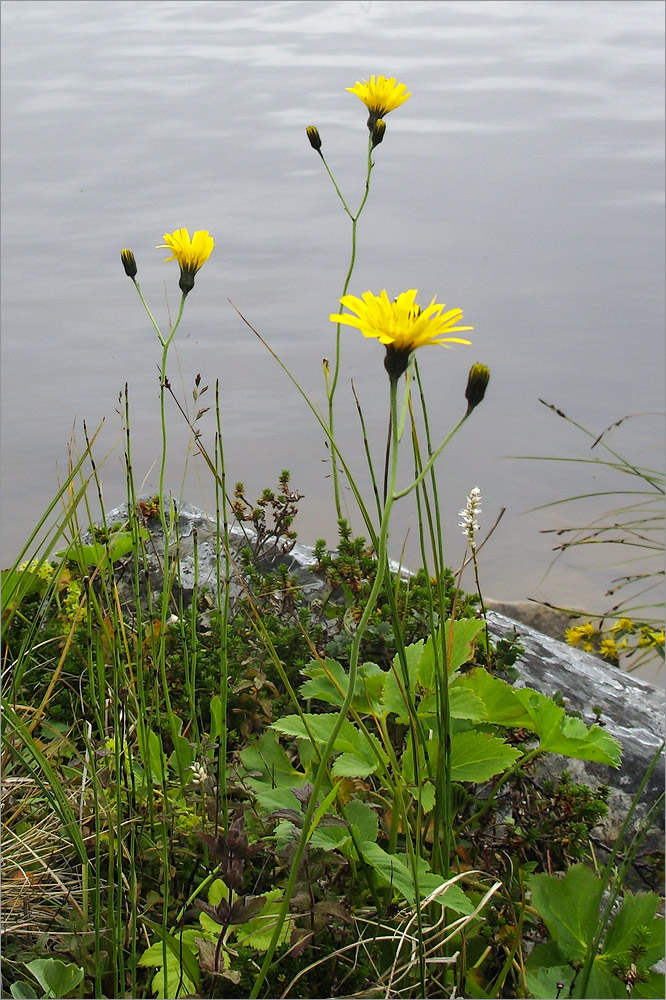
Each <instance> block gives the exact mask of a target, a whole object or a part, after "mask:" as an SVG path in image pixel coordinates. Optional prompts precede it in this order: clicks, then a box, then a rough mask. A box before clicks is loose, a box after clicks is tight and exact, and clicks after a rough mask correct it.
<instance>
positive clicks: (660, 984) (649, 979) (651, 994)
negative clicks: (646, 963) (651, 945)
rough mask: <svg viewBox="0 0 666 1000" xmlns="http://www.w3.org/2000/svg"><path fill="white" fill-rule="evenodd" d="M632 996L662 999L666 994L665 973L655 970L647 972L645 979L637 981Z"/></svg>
mask: <svg viewBox="0 0 666 1000" xmlns="http://www.w3.org/2000/svg"><path fill="white" fill-rule="evenodd" d="M630 996H631V997H632V1000H633V998H634V997H636V998H638V1000H661V998H662V997H663V996H666V981H665V980H664V973H663V972H653V971H650V972H648V973H645V979H642V980H641V981H640V982H638V983H636V985H635V986H634V988H633V990H632V991H631V993H630Z"/></svg>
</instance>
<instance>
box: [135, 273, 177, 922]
mask: <svg viewBox="0 0 666 1000" xmlns="http://www.w3.org/2000/svg"><path fill="white" fill-rule="evenodd" d="M134 286H135V288H136V290H137V292H138V295H139V298H140V299H141V302H142V304H143V307H144V309H145V310H146V313H147V315H148V318H149V319H150V322H151V323H152V325H153V328H154V330H155V332H156V333H157V337H158V340H159V342H160V344H161V346H162V360H161V363H160V423H161V429H162V457H161V460H160V478H159V514H160V522H161V525H162V532H163V534H164V561H163V566H162V574H163V586H162V605H161V613H160V634H159V644H158V649H157V663H158V668H159V676H160V682H161V686H162V693H163V696H164V704H165V707H166V713H167V719H168V722H169V729H170V730H171V734H172V736H173V738H174V744H176V737H177V736H178V735H179V732H180V730H179V727H178V724H177V720H176V718H175V716H174V714H173V709H172V707H171V698H170V696H169V683H168V678H167V674H166V621H167V616H168V612H169V599H170V596H171V589H172V588H171V582H172V581H171V568H170V566H169V541H170V537H171V528H172V525H173V510H172V508H171V505H169V517H168V519H167V515H166V513H165V510H164V477H165V471H166V456H167V428H166V409H165V400H166V390H167V388H168V383H167V378H166V366H167V357H168V353H169V347H170V345H171V341H172V340H173V338H174V336H175V333H176V330H177V329H178V327H179V325H180V321H181V319H182V316H183V310H184V308H185V299H186V298H187V295H186V294H185V293H183V294H182V295H181V299H180V307H179V309H178V315H177V317H176V322H175V323H174V324H173V326H172V327H171V330H170V331H169V334H168V336H167V337H165V336H164V335H163V334H162V331H161V330H160V327H159V324H158V323H157V321H156V319H155V317H154V316H153V314H152V312H151V311H150V307H149V306H148V303H147V302H146V300H145V298H144V296H143V292H142V291H141V288H140V286H139V283H138V282H137V281H136V280H135V281H134ZM162 770H164V769H162ZM162 777H163V784H165V781H166V776H165V775H164V774H163V776H162ZM178 777H179V780H180V783H181V787H183V783H184V775H183V773H182V769H181V767H180V764H179V765H178ZM165 907H166V901H165ZM165 926H166V924H165Z"/></svg>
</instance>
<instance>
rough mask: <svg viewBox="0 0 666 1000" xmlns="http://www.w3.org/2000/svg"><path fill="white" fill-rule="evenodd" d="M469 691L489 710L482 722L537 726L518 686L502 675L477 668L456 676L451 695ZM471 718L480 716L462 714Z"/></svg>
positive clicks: (499, 724) (514, 725) (486, 710)
mask: <svg viewBox="0 0 666 1000" xmlns="http://www.w3.org/2000/svg"><path fill="white" fill-rule="evenodd" d="M454 692H456V694H458V695H460V694H462V692H468V693H469V694H470V695H472V696H473V697H476V698H478V699H479V700H480V701H481V702H482V704H483V706H484V710H485V714H484V715H483V716H481V718H480V719H479V721H485V722H491V723H492V724H493V725H498V726H507V727H508V728H513V727H519V728H526V729H533V728H534V726H533V720H532V717H531V716H530V714H529V712H527V710H526V709H525V706H524V705H523V703H522V702H521V701H520V700H519V699H518V697H517V696H516V691H515V689H514V688H513V687H512V686H511V685H510V684H507V683H506V681H503V680H501V678H499V677H494V676H493V675H492V674H489V673H488V671H487V670H484V669H483V667H477V668H476V670H472V671H471V672H470V673H469V674H464V675H463V676H461V677H456V678H455V679H454V680H453V681H452V684H451V696H452V698H453V694H454ZM458 717H459V718H471V719H472V720H475V719H476V718H478V717H476V716H471V715H470V716H463V715H460V716H458Z"/></svg>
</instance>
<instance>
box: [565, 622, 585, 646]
mask: <svg viewBox="0 0 666 1000" xmlns="http://www.w3.org/2000/svg"><path fill="white" fill-rule="evenodd" d="M581 639H582V636H581V634H580V629H579V628H578V626H577V625H572V626H571V628H568V629H567V630H566V632H565V633H564V641H565V642H566V643H567V644H568V645H569V646H578V645H579V644H580V640H581Z"/></svg>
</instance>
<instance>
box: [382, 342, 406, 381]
mask: <svg viewBox="0 0 666 1000" xmlns="http://www.w3.org/2000/svg"><path fill="white" fill-rule="evenodd" d="M411 353H412V352H411V350H410V349H409V348H405V347H395V346H394V345H393V344H387V345H386V356H385V358H384V368H385V369H386V371H387V372H388V377H389V378H390V379H391V381H392V382H397V381H398V379H399V378H400V376H401V375H404V373H405V372H406V371H407V366H408V364H409V355H410V354H411Z"/></svg>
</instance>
